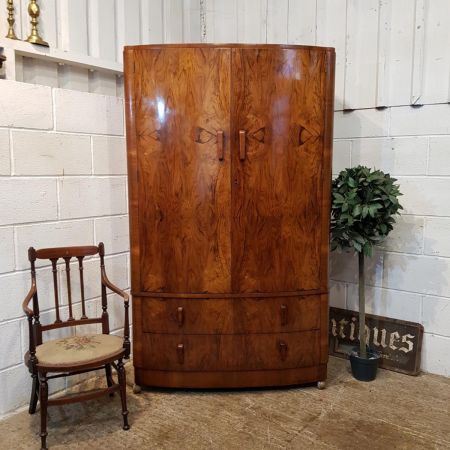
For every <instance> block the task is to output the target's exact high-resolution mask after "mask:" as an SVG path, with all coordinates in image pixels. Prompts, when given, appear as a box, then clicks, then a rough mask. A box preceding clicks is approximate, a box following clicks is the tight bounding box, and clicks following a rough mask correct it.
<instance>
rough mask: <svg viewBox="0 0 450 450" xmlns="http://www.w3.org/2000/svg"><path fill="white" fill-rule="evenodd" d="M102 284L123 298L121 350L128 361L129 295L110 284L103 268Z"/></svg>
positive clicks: (129, 347)
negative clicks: (123, 321)
mask: <svg viewBox="0 0 450 450" xmlns="http://www.w3.org/2000/svg"><path fill="white" fill-rule="evenodd" d="M102 284H103V286H105V287H107V288H108V289H110V290H111V291H112V292H115V293H116V294H118V295H120V296H121V297H122V298H123V303H124V307H125V323H124V327H123V348H124V349H125V359H128V358H129V357H130V350H131V344H130V320H129V318H128V307H129V302H130V299H129V295H128V294H127V293H126V292H124V291H122V289H119V288H118V287H117V286H115V285H114V284H112V283H111V281H109V279H108V277H107V276H106V272H105V268H104V267H102Z"/></svg>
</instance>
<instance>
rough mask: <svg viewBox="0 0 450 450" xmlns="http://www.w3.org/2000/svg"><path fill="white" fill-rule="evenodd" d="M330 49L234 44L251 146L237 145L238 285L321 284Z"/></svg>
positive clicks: (290, 287) (242, 124)
mask: <svg viewBox="0 0 450 450" xmlns="http://www.w3.org/2000/svg"><path fill="white" fill-rule="evenodd" d="M326 55H327V54H326V53H324V52H322V51H308V52H301V51H298V50H294V49H279V48H263V49H247V48H244V49H234V50H233V89H234V98H235V99H236V100H235V102H234V108H233V113H234V116H235V126H236V127H237V129H238V130H240V131H239V141H240V143H239V147H240V148H241V149H242V148H244V149H245V151H244V152H243V151H240V152H239V154H238V153H237V152H234V153H232V158H233V162H232V164H233V197H232V208H233V213H232V216H233V233H232V239H233V241H232V254H233V261H232V267H233V290H234V291H238V292H277V291H300V290H302V289H317V288H319V287H320V285H321V283H320V281H321V280H320V263H321V254H320V252H321V239H322V236H321V222H322V220H327V221H328V211H325V210H323V208H321V197H322V176H321V170H322V160H323V137H324V120H323V119H324V109H325V103H324V101H323V98H324V96H325V88H326V83H325V79H326V73H325V63H326ZM242 130H246V135H245V137H244V138H242V134H241V133H242ZM243 139H244V140H245V143H243V142H241V141H242V140H243Z"/></svg>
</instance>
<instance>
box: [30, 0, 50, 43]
mask: <svg viewBox="0 0 450 450" xmlns="http://www.w3.org/2000/svg"><path fill="white" fill-rule="evenodd" d="M39 13H40V9H39V5H38V4H37V0H30V3H29V4H28V14H29V15H30V17H31V34H30V35H29V36H28V37H27V42H30V43H31V44H37V45H43V46H44V47H48V43H47V42H45V41H44V39H42V38H41V36H39V31H38V17H39Z"/></svg>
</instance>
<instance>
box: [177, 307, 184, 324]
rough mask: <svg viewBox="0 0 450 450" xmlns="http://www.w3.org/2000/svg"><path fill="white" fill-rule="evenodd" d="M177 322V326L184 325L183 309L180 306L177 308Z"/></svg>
mask: <svg viewBox="0 0 450 450" xmlns="http://www.w3.org/2000/svg"><path fill="white" fill-rule="evenodd" d="M177 320H178V326H179V327H182V326H183V324H184V308H183V307H182V306H179V307H178V308H177Z"/></svg>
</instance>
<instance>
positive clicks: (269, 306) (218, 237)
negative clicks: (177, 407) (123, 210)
mask: <svg viewBox="0 0 450 450" xmlns="http://www.w3.org/2000/svg"><path fill="white" fill-rule="evenodd" d="M333 65H334V52H333V50H332V49H325V48H318V47H301V46H278V45H243V44H239V45H236V46H234V45H230V44H227V45H223V46H219V45H217V46H215V45H201V44H183V45H175V44H172V45H149V46H136V47H127V48H126V49H125V68H126V69H125V75H126V76H125V85H126V90H125V92H126V104H127V109H126V111H127V144H128V167H129V193H130V223H131V227H130V228H131V265H132V269H131V270H132V293H133V297H134V304H133V315H134V324H135V325H134V364H135V377H136V383H138V384H139V383H144V384H150V385H156V386H166V387H170V386H172V387H226V386H230V387H231V386H241V387H242V386H246V385H248V386H250V385H251V386H267V385H282V384H296V383H301V382H312V381H320V380H324V379H325V378H326V362H327V358H328V349H327V339H328V337H327V325H328V324H327V311H328V303H327V302H328V297H327V292H328V284H327V283H328V280H327V267H326V266H327V264H328V262H327V261H328V248H329V245H328V243H329V238H328V235H329V231H328V224H329V214H330V211H329V209H330V208H329V207H330V205H329V197H330V178H331V173H330V167H331V165H330V162H331V136H332V118H333V115H332V114H333V111H332V110H333V108H332V99H333V83H334V78H333V76H334V75H333V74H334V72H333V70H332V69H333ZM155 130H157V132H156V131H155ZM156 133H157V134H156ZM155 137H156V139H155ZM241 374H242V375H241ZM250 374H251V375H250Z"/></svg>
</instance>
